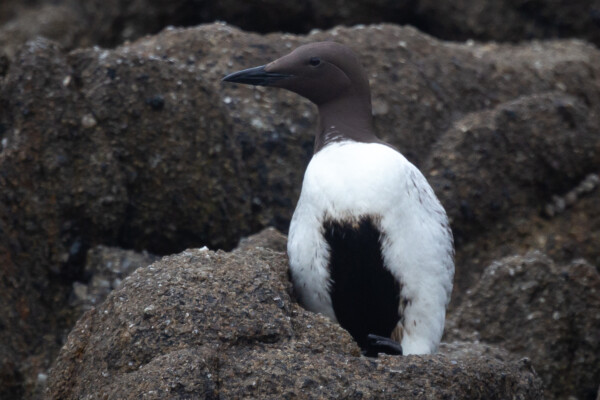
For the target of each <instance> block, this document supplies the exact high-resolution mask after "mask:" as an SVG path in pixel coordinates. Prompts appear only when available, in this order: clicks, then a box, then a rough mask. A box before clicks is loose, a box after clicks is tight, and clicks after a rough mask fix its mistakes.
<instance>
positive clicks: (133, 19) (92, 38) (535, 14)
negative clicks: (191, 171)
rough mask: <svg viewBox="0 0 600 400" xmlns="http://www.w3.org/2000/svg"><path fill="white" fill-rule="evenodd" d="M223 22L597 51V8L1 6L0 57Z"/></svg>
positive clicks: (270, 0) (176, 2)
mask: <svg viewBox="0 0 600 400" xmlns="http://www.w3.org/2000/svg"><path fill="white" fill-rule="evenodd" d="M215 20H222V21H227V22H228V23H231V24H233V25H236V26H239V27H241V28H243V29H245V30H250V31H255V32H263V33H266V32H276V31H284V32H296V33H306V32H309V31H310V30H312V29H314V28H321V29H325V28H331V27H333V26H336V25H354V24H359V23H360V24H366V23H381V22H392V23H396V24H410V25H413V26H416V27H418V28H419V29H421V30H423V31H425V32H429V33H431V34H434V35H436V36H438V37H440V38H442V39H446V40H448V39H450V40H452V39H459V40H466V39H469V38H475V39H483V40H489V39H491V40H496V41H506V40H508V41H522V40H528V39H532V38H556V37H579V38H584V39H587V40H590V41H592V42H593V43H596V44H598V43H600V27H599V21H600V2H598V0H577V1H573V0H569V1H567V0H560V1H553V2H544V1H540V0H534V1H531V0H528V1H525V0H504V1H493V0H486V1H481V0H460V1H454V2H438V1H434V0H418V1H399V2H390V1H386V0H337V1H329V2H323V1H318V0H309V1H303V2H284V1H275V0H246V1H239V0H223V1H219V2H202V1H195V0H172V1H159V0H134V1H125V0H87V1H83V2H82V1H78V0H38V1H36V0H28V1H20V2H19V1H15V0H6V1H3V2H2V4H1V5H0V24H1V23H2V22H3V21H7V22H6V24H7V25H9V26H7V27H5V28H2V27H0V43H2V44H3V46H0V49H2V50H1V51H6V52H7V53H9V54H14V49H15V48H16V47H18V46H19V45H20V44H22V43H23V42H24V41H26V40H29V39H32V38H34V37H35V36H36V35H40V34H41V35H45V36H46V37H48V38H52V39H55V40H57V41H58V42H59V43H61V44H62V45H63V46H65V47H68V48H73V47H85V46H90V45H94V44H96V45H101V46H116V45H118V44H121V43H123V42H124V41H126V40H134V39H137V38H139V37H140V36H143V35H144V34H154V33H157V32H158V31H160V30H161V29H163V28H164V27H166V26H167V25H172V26H190V25H196V24H199V23H203V22H213V21H215Z"/></svg>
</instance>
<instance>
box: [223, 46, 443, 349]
mask: <svg viewBox="0 0 600 400" xmlns="http://www.w3.org/2000/svg"><path fill="white" fill-rule="evenodd" d="M222 80H223V81H225V82H232V83H240V84H249V85H257V86H269V87H276V88H283V89H287V90H289V91H292V92H294V93H296V94H298V95H300V96H302V97H305V98H307V99H308V100H310V101H311V102H312V103H314V104H315V105H316V106H317V108H318V115H319V128H318V131H317V133H316V135H315V141H314V150H313V155H312V158H311V160H310V162H309V164H308V166H307V168H306V171H305V174H304V179H303V182H302V188H301V192H300V197H299V199H298V202H297V205H296V209H295V211H294V214H293V216H292V219H291V222H290V227H289V233H288V243H287V252H288V258H289V267H290V272H291V274H290V275H291V279H292V283H293V287H294V291H295V293H296V295H297V297H298V300H299V302H300V304H301V305H302V306H304V308H306V309H308V310H310V311H313V312H316V313H321V314H323V315H325V316H327V317H329V318H330V319H331V320H333V321H335V322H337V323H339V325H341V326H342V327H343V328H344V329H346V330H347V331H348V332H349V333H350V335H351V336H352V337H353V339H354V340H355V341H356V342H357V344H358V345H359V347H360V348H361V350H362V353H363V354H364V355H365V356H368V357H377V356H378V355H379V354H380V353H383V354H389V355H409V354H431V353H435V352H436V351H437V349H438V346H439V343H440V340H441V337H442V334H443V331H444V322H445V315H446V309H447V306H448V303H449V301H450V296H451V292H452V285H453V278H454V243H453V236H452V230H451V228H450V224H449V221H448V217H447V215H446V212H445V210H444V208H443V206H442V205H441V203H440V201H439V200H438V198H437V197H436V195H435V193H434V191H433V189H432V188H431V186H430V185H429V183H428V182H427V180H426V178H425V177H424V175H423V174H422V173H421V172H420V171H419V169H418V168H417V167H415V166H414V165H413V164H412V163H411V162H410V161H408V160H407V159H406V158H405V157H404V156H403V155H402V154H401V153H400V151H398V150H397V149H396V148H395V147H394V146H392V145H390V144H388V143H386V142H384V141H382V140H381V139H379V138H378V137H377V136H376V134H375V129H374V124H373V114H372V108H371V91H370V85H369V80H368V77H367V74H366V72H365V69H364V68H363V67H362V65H361V63H360V60H359V59H358V56H357V55H356V53H355V52H354V51H353V50H352V49H351V48H350V47H349V46H346V45H344V44H341V43H337V42H333V41H326V42H316V43H309V44H306V45H302V46H300V47H298V48H296V49H295V50H293V51H292V52H291V53H289V54H287V55H284V56H282V57H281V58H278V59H276V60H274V61H272V62H270V63H268V64H265V65H261V66H258V67H253V68H248V69H244V70H241V71H238V72H234V73H231V74H229V75H227V76H225V77H224V78H223V79H222ZM392 134H399V133H397V132H388V135H392Z"/></svg>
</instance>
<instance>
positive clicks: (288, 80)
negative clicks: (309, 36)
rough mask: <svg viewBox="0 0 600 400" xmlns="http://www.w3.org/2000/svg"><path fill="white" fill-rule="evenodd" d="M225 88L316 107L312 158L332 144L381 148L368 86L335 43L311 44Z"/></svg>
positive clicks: (233, 78)
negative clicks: (297, 99)
mask: <svg viewBox="0 0 600 400" xmlns="http://www.w3.org/2000/svg"><path fill="white" fill-rule="evenodd" d="M223 80H224V81H227V82H235V83H245V84H250V85H260V86H272V87H279V88H283V89H288V90H291V91H292V92H294V93H297V94H299V95H301V96H302V97H305V98H307V99H308V100H310V101H312V102H313V103H315V104H316V105H317V106H318V107H319V119H320V133H319V134H318V135H317V138H316V141H315V153H316V152H317V151H318V150H320V149H321V148H322V147H323V146H325V145H326V144H327V143H330V142H332V141H338V140H344V139H351V140H355V141H359V142H378V143H379V142H380V141H379V139H377V138H376V137H375V135H374V133H373V129H372V117H371V92H370V89H369V81H368V79H367V76H366V73H365V71H364V70H363V68H362V66H361V65H360V62H359V61H358V58H357V57H356V54H354V52H353V51H352V50H351V49H350V48H349V47H347V46H344V45H342V44H339V43H335V42H318V43H311V44H307V45H304V46H301V47H298V48H297V49H296V50H294V51H292V52H291V53H290V54H288V55H285V56H283V57H281V58H279V59H277V60H275V61H272V62H270V63H268V64H266V65H261V66H259V67H255V68H249V69H245V70H243V71H239V72H235V73H233V74H230V75H227V76H226V77H225V78H223Z"/></svg>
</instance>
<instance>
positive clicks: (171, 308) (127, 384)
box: [46, 231, 542, 399]
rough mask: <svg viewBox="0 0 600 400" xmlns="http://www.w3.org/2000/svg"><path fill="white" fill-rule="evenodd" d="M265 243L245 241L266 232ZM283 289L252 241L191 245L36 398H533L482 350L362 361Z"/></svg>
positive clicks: (149, 276) (57, 368) (129, 297)
mask: <svg viewBox="0 0 600 400" xmlns="http://www.w3.org/2000/svg"><path fill="white" fill-rule="evenodd" d="M264 236H268V237H263V238H258V239H253V240H255V241H256V242H262V241H264V240H267V241H272V239H273V236H274V232H272V231H271V232H266V234H265V235H264ZM284 240H285V238H284V237H280V241H284ZM290 291H291V287H290V282H289V279H288V278H287V258H286V257H285V254H284V253H279V252H275V251H272V250H270V249H266V248H264V247H260V246H253V247H252V246H246V247H245V248H241V249H238V250H236V251H234V252H231V253H225V252H222V251H218V252H212V251H210V250H207V249H190V250H186V251H184V252H183V253H180V254H177V255H173V256H168V257H165V258H163V259H162V260H161V261H159V262H156V263H154V264H152V265H150V266H148V267H144V268H139V269H137V270H136V271H135V272H134V273H133V274H132V275H130V276H129V277H128V278H126V279H125V281H124V284H123V286H122V287H121V288H120V289H118V290H115V291H114V292H112V293H111V294H110V295H109V297H108V298H107V300H106V301H105V302H104V303H103V304H101V305H100V306H99V307H98V308H95V309H93V310H91V311H89V312H88V313H86V314H85V315H84V316H83V318H82V319H81V320H80V321H79V322H78V323H77V325H76V326H75V328H74V329H73V331H72V332H71V334H70V335H69V338H68V340H67V343H66V344H65V346H64V347H63V349H62V350H61V353H60V355H59V357H58V359H57V361H56V363H55V364H54V366H53V368H52V370H51V372H50V375H49V377H48V383H49V386H48V390H47V392H46V398H48V399H79V398H104V397H107V398H119V399H121V398H122V399H133V398H139V397H140V396H148V397H149V398H173V397H192V398H239V397H255V398H289V397H302V398H322V397H327V398H333V397H339V396H346V397H351V398H398V397H407V396H408V397H411V398H417V399H436V398H441V397H445V396H450V397H454V398H472V399H477V398H480V399H484V398H485V399H494V398H495V399H503V398H519V399H538V398H541V396H542V392H541V386H540V381H539V379H538V378H537V376H536V374H535V372H534V371H533V369H532V368H531V365H530V364H528V363H527V362H526V361H521V362H513V361H510V360H509V358H508V357H507V355H506V353H505V352H503V351H501V350H497V349H494V348H491V347H489V346H483V345H473V344H468V343H453V344H450V345H445V346H443V347H442V350H441V352H440V353H439V354H436V355H429V356H407V357H390V356H382V357H380V358H378V359H368V358H364V357H361V356H359V349H358V347H357V346H356V344H355V343H354V342H353V340H352V338H351V337H350V335H349V334H348V333H347V332H346V331H344V330H343V329H342V328H340V327H339V326H338V325H337V324H335V323H333V322H331V321H329V320H328V319H326V318H325V317H323V316H321V315H318V314H313V313H310V312H308V311H305V310H303V309H302V308H300V307H299V306H298V304H297V303H295V302H293V301H292V298H291V297H290Z"/></svg>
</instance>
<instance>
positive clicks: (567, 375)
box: [446, 252, 600, 399]
mask: <svg viewBox="0 0 600 400" xmlns="http://www.w3.org/2000/svg"><path fill="white" fill-rule="evenodd" d="M446 338H447V339H450V340H456V339H462V340H470V341H472V340H476V341H481V342H484V343H488V344H492V345H495V346H500V347H502V348H505V349H507V350H509V351H511V352H512V353H515V354H518V355H521V356H527V357H529V358H531V360H532V363H533V365H534V368H535V370H536V371H537V372H538V373H539V374H540V376H541V377H542V379H543V380H544V383H545V385H546V391H547V397H548V398H567V397H569V396H574V397H575V398H578V399H593V398H594V396H595V395H596V390H597V385H598V382H599V381H600V359H599V357H600V273H599V272H598V271H597V270H596V269H595V268H594V267H593V266H591V265H589V264H587V263H585V262H584V261H574V262H572V263H570V264H569V265H566V266H564V267H559V266H557V265H556V264H555V263H554V262H553V261H552V260H550V259H549V258H547V257H545V256H543V255H542V254H541V253H537V252H534V253H529V254H527V255H526V256H522V257H521V256H514V257H509V258H506V259H503V260H500V261H497V262H495V263H493V264H492V265H490V266H489V267H488V268H487V269H486V270H485V272H484V274H483V275H482V276H481V278H480V280H479V282H478V283H477V284H476V285H475V286H474V287H473V288H472V289H471V290H470V291H469V292H467V294H466V296H465V299H464V300H463V302H462V304H461V305H460V306H459V307H458V308H457V309H456V310H455V311H454V312H453V313H451V314H450V316H449V318H448V322H447V329H446Z"/></svg>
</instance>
